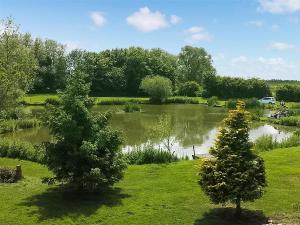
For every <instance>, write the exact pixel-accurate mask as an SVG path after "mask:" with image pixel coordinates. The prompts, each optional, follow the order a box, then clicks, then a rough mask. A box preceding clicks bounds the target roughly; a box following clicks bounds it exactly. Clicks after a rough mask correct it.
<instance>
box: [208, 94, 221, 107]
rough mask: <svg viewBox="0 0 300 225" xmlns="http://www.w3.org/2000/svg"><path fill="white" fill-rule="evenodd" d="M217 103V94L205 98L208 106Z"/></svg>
mask: <svg viewBox="0 0 300 225" xmlns="http://www.w3.org/2000/svg"><path fill="white" fill-rule="evenodd" d="M218 104H219V99H218V97H217V96H212V97H210V98H209V99H207V105H208V106H217V105H218Z"/></svg>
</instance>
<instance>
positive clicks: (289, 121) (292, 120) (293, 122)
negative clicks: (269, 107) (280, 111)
mask: <svg viewBox="0 0 300 225" xmlns="http://www.w3.org/2000/svg"><path fill="white" fill-rule="evenodd" d="M270 121H271V122H273V123H275V124H279V125H283V126H300V120H299V119H298V118H297V117H292V116H291V117H283V118H280V119H277V120H275V119H270Z"/></svg>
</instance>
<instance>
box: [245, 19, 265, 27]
mask: <svg viewBox="0 0 300 225" xmlns="http://www.w3.org/2000/svg"><path fill="white" fill-rule="evenodd" d="M247 24H248V25H251V26H255V27H262V26H263V25H264V23H263V22H262V21H260V20H251V21H249V22H248V23H247Z"/></svg>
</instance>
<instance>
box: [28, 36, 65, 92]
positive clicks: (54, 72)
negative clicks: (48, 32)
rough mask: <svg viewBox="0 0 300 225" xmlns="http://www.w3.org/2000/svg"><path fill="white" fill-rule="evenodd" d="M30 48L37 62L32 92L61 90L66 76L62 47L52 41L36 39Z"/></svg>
mask: <svg viewBox="0 0 300 225" xmlns="http://www.w3.org/2000/svg"><path fill="white" fill-rule="evenodd" d="M32 48H33V52H34V55H35V58H36V59H37V61H38V69H37V75H36V79H35V82H34V86H33V89H32V92H36V93H43V92H46V93H55V92H56V91H57V90H58V89H63V88H64V87H65V81H66V80H65V79H66V75H67V63H66V57H65V48H64V46H63V45H62V44H59V43H57V42H56V41H53V40H45V41H43V40H41V39H39V38H37V39H36V40H35V41H34V43H33V46H32Z"/></svg>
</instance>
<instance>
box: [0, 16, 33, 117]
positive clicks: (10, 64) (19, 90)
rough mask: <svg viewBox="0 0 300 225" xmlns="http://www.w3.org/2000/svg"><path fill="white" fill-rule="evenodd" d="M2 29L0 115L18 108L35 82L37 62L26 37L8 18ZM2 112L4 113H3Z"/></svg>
mask: <svg viewBox="0 0 300 225" xmlns="http://www.w3.org/2000/svg"><path fill="white" fill-rule="evenodd" d="M0 27H1V28H3V29H1V32H0V52H1V54H0V99H1V101H0V115H1V114H2V113H3V111H7V110H11V109H14V108H16V107H17V105H18V101H19V100H20V99H21V98H22V96H23V95H24V94H25V93H26V92H27V91H28V90H29V88H30V87H31V84H32V82H33V77H34V72H35V68H36V60H35V58H34V55H33V52H32V51H31V49H30V48H29V47H28V46H27V45H26V43H25V40H26V39H25V38H26V36H24V35H21V33H20V32H19V28H18V26H16V25H15V24H14V22H13V21H12V20H11V19H10V18H8V19H7V20H4V21H1V23H0ZM1 112H2V113H1Z"/></svg>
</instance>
